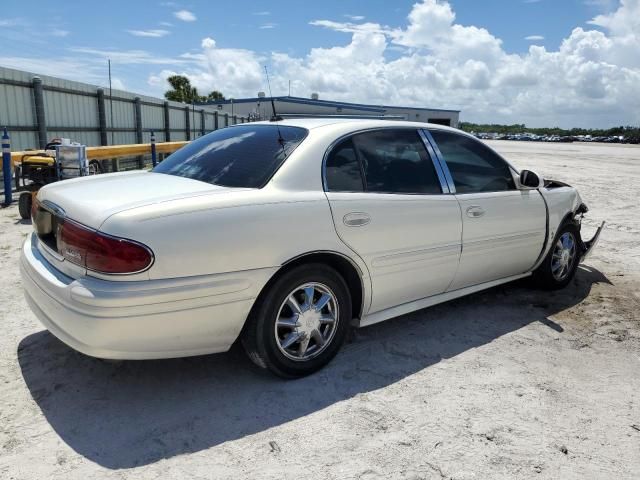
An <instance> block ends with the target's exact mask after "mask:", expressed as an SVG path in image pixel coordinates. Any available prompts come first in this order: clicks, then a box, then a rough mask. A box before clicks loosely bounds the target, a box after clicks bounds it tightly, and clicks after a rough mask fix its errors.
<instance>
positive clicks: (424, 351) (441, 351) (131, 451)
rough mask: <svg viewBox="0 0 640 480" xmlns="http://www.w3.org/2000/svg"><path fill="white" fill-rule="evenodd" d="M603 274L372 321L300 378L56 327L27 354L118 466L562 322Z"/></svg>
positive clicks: (249, 427)
mask: <svg viewBox="0 0 640 480" xmlns="http://www.w3.org/2000/svg"><path fill="white" fill-rule="evenodd" d="M603 282H604V283H610V282H609V281H608V280H607V278H606V277H605V276H604V275H603V274H602V273H600V272H599V271H597V270H594V269H591V268H585V267H581V268H580V270H579V271H578V274H577V276H576V278H575V279H574V281H573V282H572V283H571V284H570V285H569V286H568V287H567V288H566V289H564V290H562V291H558V292H542V291H539V290H531V289H529V288H528V287H527V286H526V285H525V284H523V283H521V282H519V283H515V284H509V285H505V286H501V287H496V288H494V289H491V290H489V291H486V292H482V293H478V294H474V295H471V296H468V297H465V298H462V299H458V300H455V301H452V302H449V303H446V304H442V305H438V306H435V307H431V308H429V309H425V310H421V311H418V312H414V313H412V314H409V315H404V316H403V317H399V318H397V319H394V320H392V321H389V322H384V323H382V324H378V325H374V326H371V327H367V328H364V329H360V330H357V331H356V332H357V333H356V334H355V335H354V339H353V340H352V341H351V342H350V343H348V344H347V345H345V347H344V348H343V351H342V352H341V353H340V354H339V355H338V357H337V358H336V359H335V360H334V361H333V362H332V363H331V364H330V365H329V366H328V367H327V368H325V369H324V370H322V371H320V372H318V373H316V374H314V375H311V376H309V377H306V378H303V379H299V380H294V381H285V380H281V379H278V378H276V377H273V376H271V375H269V374H266V373H263V372H261V371H259V370H257V369H256V368H255V367H253V365H252V364H250V362H249V361H248V360H247V359H246V358H245V356H244V355H243V354H242V352H241V351H240V349H239V348H233V349H232V350H231V351H230V352H229V353H225V354H219V355H209V356H202V357H193V358H187V359H176V360H161V361H137V362H133V361H132V362H122V363H120V364H113V363H107V362H104V361H100V360H97V359H93V358H90V357H87V356H84V355H82V354H80V353H77V352H75V351H73V350H71V349H70V348H68V347H67V346H65V345H64V344H62V343H61V342H59V341H58V340H57V339H56V338H55V337H53V336H52V335H51V334H49V333H48V332H47V331H41V332H39V333H35V334H33V335H30V336H28V337H26V338H25V339H23V340H22V342H21V343H20V345H19V347H18V358H19V362H20V367H21V369H22V374H23V376H24V380H25V382H26V384H27V386H28V388H29V390H30V392H31V395H32V396H33V398H34V400H35V401H36V402H37V404H38V406H39V407H40V408H41V410H42V412H43V413H44V415H45V417H46V419H47V420H48V422H49V423H50V424H51V426H52V427H53V429H54V430H55V431H56V432H57V434H58V435H59V436H60V437H61V438H62V440H63V441H65V442H66V443H67V444H68V445H69V446H70V447H71V448H73V449H74V450H75V451H76V452H78V453H79V454H81V455H83V456H85V457H86V458H88V459H89V460H91V461H93V462H96V463H98V464H100V465H102V466H104V467H106V468H110V469H120V468H130V467H134V466H139V465H145V464H149V463H153V462H156V461H158V460H161V459H163V458H171V457H173V456H176V455H180V454H184V453H191V452H197V451H200V450H203V449H207V448H209V447H212V446H215V445H218V444H220V443H223V442H226V441H230V440H234V439H238V438H242V437H244V436H246V435H250V434H253V433H257V432H261V431H264V430H266V429H269V428H272V427H275V426H278V425H281V424H283V423H286V422H289V421H292V420H295V419H297V418H300V417H303V416H306V415H308V414H310V413H313V412H315V411H318V410H321V409H323V408H326V407H328V406H330V405H333V404H335V403H337V402H340V401H342V400H345V399H349V398H351V397H353V396H355V395H357V394H359V393H362V392H369V391H373V390H376V389H379V388H383V387H385V386H387V385H390V384H392V383H394V382H397V381H399V380H401V379H403V378H405V377H407V376H409V375H411V374H413V373H416V372H418V371H420V370H423V369H425V368H428V367H430V366H431V365H434V364H436V363H438V362H439V361H440V360H442V359H447V358H451V357H454V356H456V355H458V354H460V353H462V352H465V351H467V350H469V349H473V348H476V347H479V346H481V345H484V344H486V343H489V342H491V341H492V340H494V339H496V338H498V337H500V336H502V335H505V334H507V333H509V332H514V331H516V330H518V329H520V328H522V327H524V326H526V325H528V324H530V323H532V322H542V323H544V324H545V325H547V326H549V327H550V328H552V329H554V330H555V331H556V332H560V334H562V332H563V328H562V327H561V326H560V325H558V324H556V323H555V322H554V321H552V320H550V318H549V317H550V316H551V315H553V314H555V313H558V312H560V311H563V310H565V309H567V308H570V307H572V306H574V305H577V304H578V303H580V302H581V301H582V300H583V299H585V298H586V297H587V296H588V295H589V292H590V291H591V288H592V286H593V285H594V284H595V283H603Z"/></svg>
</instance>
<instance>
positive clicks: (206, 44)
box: [200, 37, 216, 50]
mask: <svg viewBox="0 0 640 480" xmlns="http://www.w3.org/2000/svg"><path fill="white" fill-rule="evenodd" d="M200 46H201V47H202V48H204V49H205V50H208V49H210V48H215V46H216V41H215V40H214V39H213V38H211V37H207V38H203V39H202V42H201V43H200Z"/></svg>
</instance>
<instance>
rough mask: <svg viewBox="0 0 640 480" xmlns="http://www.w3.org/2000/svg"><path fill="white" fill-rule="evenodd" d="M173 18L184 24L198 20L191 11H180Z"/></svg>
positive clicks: (174, 13)
mask: <svg viewBox="0 0 640 480" xmlns="http://www.w3.org/2000/svg"><path fill="white" fill-rule="evenodd" d="M173 16H174V17H176V18H177V19H178V20H182V21H183V22H195V21H196V20H197V17H196V16H195V15H194V14H193V12H190V11H189V10H178V11H176V12H173Z"/></svg>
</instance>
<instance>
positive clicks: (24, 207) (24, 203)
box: [18, 192, 33, 220]
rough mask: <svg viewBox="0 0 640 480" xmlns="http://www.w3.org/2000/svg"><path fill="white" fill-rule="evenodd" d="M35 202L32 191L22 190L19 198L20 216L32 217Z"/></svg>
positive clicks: (26, 218)
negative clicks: (32, 207) (32, 204)
mask: <svg viewBox="0 0 640 480" xmlns="http://www.w3.org/2000/svg"><path fill="white" fill-rule="evenodd" d="M32 202H33V197H32V196H31V192H22V193H21V194H20V198H19V199H18V212H19V213H20V216H21V217H22V218H24V219H25V220H28V219H30V218H31V203H32Z"/></svg>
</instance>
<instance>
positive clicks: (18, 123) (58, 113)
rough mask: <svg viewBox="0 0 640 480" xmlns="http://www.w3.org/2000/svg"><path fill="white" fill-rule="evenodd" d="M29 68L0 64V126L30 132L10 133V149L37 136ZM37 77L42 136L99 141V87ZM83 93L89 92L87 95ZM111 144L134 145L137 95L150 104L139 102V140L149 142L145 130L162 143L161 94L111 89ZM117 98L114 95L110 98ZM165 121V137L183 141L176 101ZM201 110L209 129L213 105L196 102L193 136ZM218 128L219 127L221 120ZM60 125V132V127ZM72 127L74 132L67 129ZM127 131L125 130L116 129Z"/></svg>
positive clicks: (107, 108) (107, 110)
mask: <svg viewBox="0 0 640 480" xmlns="http://www.w3.org/2000/svg"><path fill="white" fill-rule="evenodd" d="M34 76H36V75H34V74H32V73H29V72H23V71H20V70H14V69H11V68H5V67H0V126H3V125H8V126H13V127H31V128H33V129H34V131H33V132H29V131H27V132H25V131H13V132H11V131H10V135H11V138H12V142H11V143H12V150H25V149H29V148H37V147H38V134H37V131H36V128H37V123H36V109H35V102H34V96H33V88H32V85H33V77H34ZM37 76H38V77H40V79H41V80H42V85H43V90H44V91H43V96H44V110H45V120H46V125H47V139H50V138H53V137H56V136H58V137H64V138H71V139H72V140H74V141H77V142H81V143H83V144H86V145H89V146H92V145H99V144H100V132H99V118H98V99H97V90H98V88H100V87H97V86H95V85H89V84H86V83H80V82H74V81H70V80H63V79H60V78H55V77H49V76H47V75H37ZM2 80H5V81H12V82H25V83H27V84H28V85H26V86H20V85H6V84H2V83H1V81H2ZM51 88H56V89H64V90H66V91H64V92H61V91H55V90H51ZM104 90H105V116H106V127H107V129H110V128H111V127H112V125H111V104H110V100H109V91H108V89H104ZM87 94H89V95H87ZM113 96H114V100H113V127H114V128H115V130H116V131H115V132H114V133H113V143H115V144H130V143H135V141H136V133H135V131H133V130H131V129H134V128H135V114H134V112H135V107H134V99H135V98H136V97H140V99H141V101H142V102H147V103H153V104H154V105H142V107H141V110H142V128H143V138H144V140H145V141H148V140H149V137H150V134H149V130H151V129H153V130H154V131H155V132H156V141H158V142H162V141H165V134H164V100H163V99H161V98H154V97H148V96H145V95H136V94H135V93H131V92H124V91H121V90H114V91H113ZM115 98H117V99H115ZM168 103H169V105H170V106H171V107H177V109H176V108H171V109H170V110H169V122H170V128H171V130H172V131H171V140H185V139H186V135H185V133H184V128H185V113H184V107H185V105H184V104H182V103H178V102H168ZM202 109H204V110H205V111H206V112H208V113H207V115H206V120H205V129H206V131H211V130H213V128H214V121H213V115H211V114H212V113H213V112H215V111H216V107H215V106H205V107H202V106H199V107H197V109H196V112H195V121H193V120H194V119H191V120H192V121H191V130H192V132H195V133H196V135H199V134H200V132H201V129H202V126H201V116H200V110H202ZM220 126H221V127H222V126H224V125H223V124H222V123H221V124H220ZM62 127H64V130H60V128H62ZM74 128H77V130H75V131H74V130H73V129H74ZM92 129H95V131H93V130H92ZM118 129H127V130H131V131H126V132H122V131H117V130H118ZM111 139H112V133H111V132H110V131H108V132H107V140H108V143H111V142H112V140H111Z"/></svg>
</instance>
